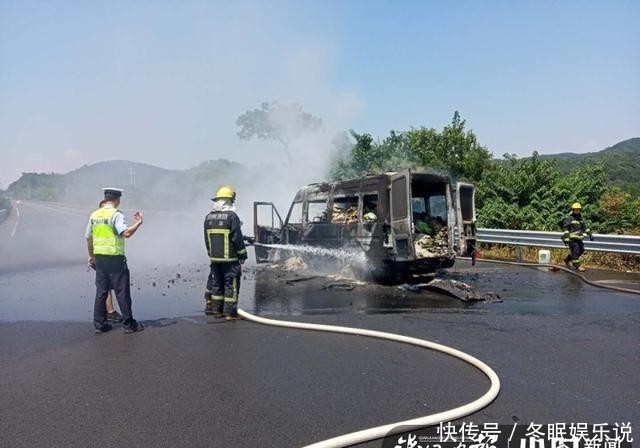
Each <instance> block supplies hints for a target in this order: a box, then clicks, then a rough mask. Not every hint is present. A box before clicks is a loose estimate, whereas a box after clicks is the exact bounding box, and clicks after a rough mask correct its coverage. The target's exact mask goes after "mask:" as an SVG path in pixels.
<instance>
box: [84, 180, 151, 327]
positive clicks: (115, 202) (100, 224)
mask: <svg viewBox="0 0 640 448" xmlns="http://www.w3.org/2000/svg"><path fill="white" fill-rule="evenodd" d="M103 191H104V204H103V205H102V207H100V208H99V209H97V210H96V211H94V212H93V213H92V214H91V217H90V218H89V224H88V225H87V231H86V238H87V249H88V250H89V265H90V266H92V267H94V268H95V270H96V300H95V303H94V307H93V325H94V326H95V328H96V333H104V332H107V331H109V330H111V328H112V327H111V325H110V324H109V323H108V322H107V306H106V300H107V295H108V294H109V291H110V290H112V289H113V290H114V291H115V293H116V298H117V299H118V305H120V312H121V313H122V319H123V320H122V323H123V325H124V327H125V333H135V332H138V331H142V330H144V326H143V325H142V324H141V323H140V322H138V321H136V320H135V319H134V318H133V316H132V313H131V291H130V283H129V268H128V267H127V260H126V258H125V256H124V239H125V238H130V237H131V236H132V235H133V234H134V233H136V231H137V230H138V229H139V228H140V226H141V225H142V213H140V212H139V211H137V212H136V213H135V214H134V215H133V218H134V220H135V223H134V224H133V225H131V226H127V224H126V222H125V219H124V215H123V214H122V212H121V211H120V210H118V206H119V205H120V197H121V196H122V192H123V190H120V189H118V188H103Z"/></svg>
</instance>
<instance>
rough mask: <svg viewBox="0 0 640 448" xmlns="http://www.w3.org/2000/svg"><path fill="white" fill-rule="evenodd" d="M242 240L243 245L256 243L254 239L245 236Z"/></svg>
mask: <svg viewBox="0 0 640 448" xmlns="http://www.w3.org/2000/svg"><path fill="white" fill-rule="evenodd" d="M242 239H243V240H244V242H245V243H247V244H249V245H253V244H255V243H256V239H255V238H253V237H251V236H245V237H243V238H242Z"/></svg>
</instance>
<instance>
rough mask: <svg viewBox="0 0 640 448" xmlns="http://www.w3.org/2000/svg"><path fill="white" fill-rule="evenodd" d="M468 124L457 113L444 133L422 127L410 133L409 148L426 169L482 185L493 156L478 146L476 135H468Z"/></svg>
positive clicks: (469, 133)
mask: <svg viewBox="0 0 640 448" xmlns="http://www.w3.org/2000/svg"><path fill="white" fill-rule="evenodd" d="M465 124H466V121H465V120H463V119H462V118H461V117H460V113H459V112H458V111H455V112H454V114H453V118H452V119H451V123H450V124H449V125H447V126H445V127H444V129H443V130H442V132H440V133H439V132H438V131H436V130H435V129H433V128H425V127H421V128H418V129H411V130H410V131H407V132H406V138H407V141H408V145H409V147H410V148H411V151H412V153H413V154H414V155H415V156H417V158H418V159H419V161H420V162H421V164H422V166H424V167H434V168H440V169H444V170H446V171H447V172H449V173H450V174H452V175H454V176H456V177H461V178H464V179H466V180H470V181H478V180H480V178H481V177H482V173H483V172H484V170H485V169H486V168H487V167H488V166H489V165H490V164H491V153H490V152H489V150H488V149H487V148H486V147H484V146H482V145H480V144H479V143H478V139H477V137H476V135H475V134H474V133H473V131H465Z"/></svg>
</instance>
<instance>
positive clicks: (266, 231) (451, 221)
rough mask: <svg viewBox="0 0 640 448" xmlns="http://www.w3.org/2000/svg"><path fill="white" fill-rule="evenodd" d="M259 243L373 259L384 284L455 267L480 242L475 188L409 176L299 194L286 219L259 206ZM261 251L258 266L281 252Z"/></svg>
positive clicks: (370, 264) (429, 176)
mask: <svg viewBox="0 0 640 448" xmlns="http://www.w3.org/2000/svg"><path fill="white" fill-rule="evenodd" d="M254 238H255V240H256V242H257V243H260V244H266V245H274V244H275V245H282V244H284V245H296V246H298V245H304V246H319V247H323V248H329V249H344V250H354V251H356V252H358V251H359V252H364V253H365V254H366V259H367V261H368V263H367V265H368V266H367V270H368V271H369V274H370V275H371V276H372V277H374V278H376V279H378V280H401V279H404V278H407V277H411V276H414V275H420V274H428V273H433V272H434V271H436V270H437V269H439V268H445V267H450V266H452V265H453V263H454V261H455V257H456V254H458V255H472V254H473V252H474V248H475V242H476V228H475V206H474V187H473V185H471V184H466V183H456V184H455V185H454V184H452V183H451V179H450V178H449V177H447V176H443V175H439V174H427V173H415V172H412V171H410V170H403V171H398V172H392V173H385V174H381V175H376V176H366V177H362V178H358V179H351V180H345V181H339V182H332V183H319V184H311V185H308V186H306V187H304V188H302V189H301V190H299V191H298V192H297V193H296V195H295V197H294V199H293V202H292V203H291V206H290V208H289V211H288V213H287V215H286V217H285V219H284V220H283V219H282V218H281V215H280V214H279V213H278V211H277V210H276V208H275V206H274V205H273V204H272V203H270V202H255V203H254ZM260 244H258V245H256V247H255V253H256V259H257V261H258V263H261V262H267V261H271V260H272V259H273V256H274V254H275V253H276V252H277V249H274V248H272V247H269V246H261V245H260Z"/></svg>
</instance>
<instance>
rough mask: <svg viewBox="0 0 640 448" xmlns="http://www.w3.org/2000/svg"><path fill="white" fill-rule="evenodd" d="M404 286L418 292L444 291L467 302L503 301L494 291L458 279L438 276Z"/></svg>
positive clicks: (403, 286)
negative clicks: (475, 288)
mask: <svg viewBox="0 0 640 448" xmlns="http://www.w3.org/2000/svg"><path fill="white" fill-rule="evenodd" d="M402 288H404V289H407V290H409V291H413V292H418V291H420V290H421V289H430V290H433V291H439V292H444V293H446V294H449V295H450V296H453V297H456V298H458V299H460V300H463V301H465V302H469V301H475V300H481V301H491V302H500V301H501V300H500V296H499V295H498V294H496V293H494V292H480V291H476V290H474V289H473V288H472V287H471V286H470V285H468V284H467V283H464V282H461V281H458V280H443V279H439V278H436V279H434V280H432V281H431V282H429V283H421V284H418V285H402Z"/></svg>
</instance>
